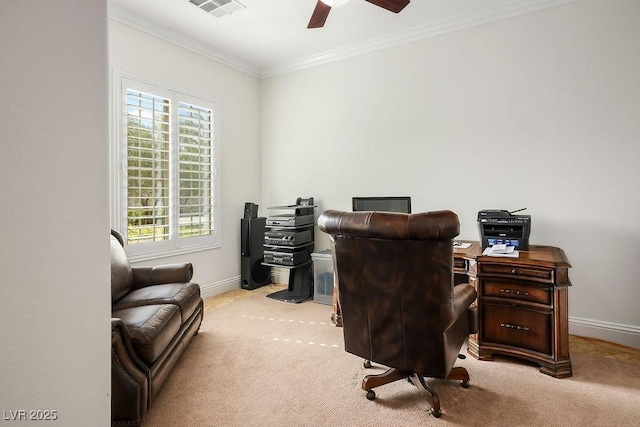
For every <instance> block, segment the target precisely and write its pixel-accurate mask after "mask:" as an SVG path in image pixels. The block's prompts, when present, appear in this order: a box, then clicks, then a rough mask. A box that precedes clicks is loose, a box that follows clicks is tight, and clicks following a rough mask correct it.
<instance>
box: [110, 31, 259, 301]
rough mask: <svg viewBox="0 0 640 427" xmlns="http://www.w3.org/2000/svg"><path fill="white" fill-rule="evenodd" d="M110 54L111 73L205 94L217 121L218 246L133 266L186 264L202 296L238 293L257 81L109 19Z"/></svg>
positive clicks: (255, 159)
mask: <svg viewBox="0 0 640 427" xmlns="http://www.w3.org/2000/svg"><path fill="white" fill-rule="evenodd" d="M109 52H110V53H109V55H110V65H111V67H112V68H114V69H118V70H122V71H125V72H128V73H133V74H136V75H140V76H142V77H146V78H149V79H152V80H155V81H159V82H165V83H168V84H170V85H172V86H178V87H181V88H184V89H187V90H188V91H191V92H196V93H200V94H203V95H206V96H208V97H210V98H212V99H213V100H214V101H216V104H217V109H218V116H219V122H218V124H219V128H220V144H221V147H220V157H221V158H220V164H221V170H220V172H221V178H220V184H221V197H222V201H221V206H222V211H221V215H222V219H221V220H222V230H221V231H222V247H221V248H218V249H213V250H208V251H201V252H195V253H191V254H188V255H183V256H180V257H170V258H161V259H156V260H153V261H147V262H141V263H139V264H138V265H157V264H163V263H168V262H182V261H189V262H191V263H193V265H194V278H193V280H194V282H196V283H198V284H200V286H201V287H202V289H203V294H204V295H205V296H208V295H213V294H215V293H219V292H222V291H225V290H229V289H235V288H238V287H239V286H240V219H241V218H242V217H243V214H244V203H245V202H254V203H260V179H261V169H260V168H261V164H260V155H261V149H260V114H259V109H260V80H258V79H257V78H255V77H251V76H249V75H247V74H244V73H242V72H239V71H237V70H234V69H232V68H229V67H227V66H224V65H221V64H220V63H217V62H214V61H212V60H210V59H207V58H205V57H203V56H201V55H198V54H195V53H193V52H191V51H189V50H187V49H184V48H181V47H178V46H176V45H174V44H171V43H168V42H166V41H163V40H160V39H158V38H156V37H153V36H151V35H149V34H146V33H143V32H141V31H139V30H135V29H133V28H131V27H129V26H126V25H124V24H121V23H119V22H116V21H113V20H110V21H109ZM140 52H148V53H147V54H145V55H140ZM261 209H262V207H261Z"/></svg>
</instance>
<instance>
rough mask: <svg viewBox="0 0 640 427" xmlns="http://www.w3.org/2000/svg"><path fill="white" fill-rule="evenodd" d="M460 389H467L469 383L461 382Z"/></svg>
mask: <svg viewBox="0 0 640 427" xmlns="http://www.w3.org/2000/svg"><path fill="white" fill-rule="evenodd" d="M460 384H461V385H462V388H469V381H461V382H460Z"/></svg>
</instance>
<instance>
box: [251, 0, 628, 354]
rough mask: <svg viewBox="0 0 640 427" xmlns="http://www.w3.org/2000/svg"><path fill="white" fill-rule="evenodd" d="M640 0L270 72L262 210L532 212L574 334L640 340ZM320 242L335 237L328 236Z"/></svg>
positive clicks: (561, 11) (473, 231)
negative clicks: (552, 252)
mask: <svg viewBox="0 0 640 427" xmlns="http://www.w3.org/2000/svg"><path fill="white" fill-rule="evenodd" d="M638 40H640V2H637V1H633V0H627V1H623V0H617V1H615V2H610V1H606V0H583V1H580V2H576V3H572V4H568V5H565V6H560V7H556V8H552V9H547V10H544V11H541V12H536V13H531V14H528V15H524V16H519V17H515V18H511V19H506V20H503V21H499V22H494V23H491V24H488V25H481V26H477V27H474V28H470V29H466V30H462V31H458V32H454V33H450V34H446V35H442V36H439V37H435V38H431V39H428V40H423V41H417V42H413V43H410V44H405V45H402V46H398V47H394V48H392V49H387V50H383V51H377V52H373V53H369V54H365V55H362V56H359V57H353V58H350V59H346V60H343V61H340V62H334V63H330V64H326V65H323V66H319V67H316V68H311V69H306V70H302V71H298V72H293V73H290V74H285V75H281V76H277V77H273V78H269V79H265V80H264V81H263V88H262V89H263V99H262V143H263V148H262V152H263V157H262V176H263V180H262V204H263V205H265V206H268V205H275V204H283V203H292V202H293V201H294V200H295V198H296V197H298V196H314V197H316V199H317V201H318V202H319V204H320V208H319V209H318V210H319V211H320V212H321V211H322V210H325V209H343V210H350V208H351V205H350V203H351V197H352V196H356V195H359V196H366V195H380V196H384V195H410V196H412V202H413V210H414V212H416V211H424V210H435V209H451V210H453V211H454V212H456V213H458V215H459V217H460V220H461V235H460V236H461V238H466V239H474V240H477V239H478V231H477V223H476V215H477V212H478V211H479V210H481V209H485V208H492V209H510V210H513V209H517V208H521V207H527V208H528V209H527V211H526V212H525V213H528V214H530V215H531V216H532V232H531V238H530V242H531V243H532V244H546V245H554V246H559V247H561V248H563V249H564V250H565V252H566V254H567V255H568V258H569V260H570V262H571V264H572V266H573V268H572V269H571V270H570V278H571V280H572V282H573V285H574V286H573V287H572V288H571V289H570V292H569V306H570V309H569V312H570V317H571V332H572V333H575V334H583V335H590V336H596V337H601V338H605V339H610V340H614V341H618V342H622V343H624V344H628V345H633V346H635V347H640V311H638V301H640V286H639V285H640V283H639V280H638V274H637V270H636V264H637V258H638V254H640V227H638V218H640V191H638V182H640V168H639V167H638V161H639V160H640V144H639V141H640V138H639V137H640V84H638V76H640V49H638ZM316 242H317V243H316V249H323V248H327V247H329V241H328V239H327V237H326V236H325V235H323V234H322V233H320V232H317V234H316Z"/></svg>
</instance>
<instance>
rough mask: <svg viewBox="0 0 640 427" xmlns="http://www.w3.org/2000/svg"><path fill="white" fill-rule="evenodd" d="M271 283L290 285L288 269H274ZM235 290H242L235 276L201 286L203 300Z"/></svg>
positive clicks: (238, 277)
mask: <svg viewBox="0 0 640 427" xmlns="http://www.w3.org/2000/svg"><path fill="white" fill-rule="evenodd" d="M271 283H277V284H284V285H286V284H287V283H289V270H288V269H286V268H272V269H271ZM234 289H240V276H235V277H232V278H230V279H226V280H221V281H219V282H215V283H209V284H208V285H200V293H201V294H202V298H211V297H214V296H216V295H220V294H222V293H225V292H229V291H233V290H234Z"/></svg>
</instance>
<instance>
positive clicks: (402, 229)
mask: <svg viewBox="0 0 640 427" xmlns="http://www.w3.org/2000/svg"><path fill="white" fill-rule="evenodd" d="M318 228H320V230H321V231H324V232H325V233H327V234H331V235H333V236H347V237H371V238H379V239H391V240H449V239H453V238H454V237H456V236H457V235H458V234H460V222H459V220H458V215H456V214H455V213H453V212H451V211H448V210H444V211H433V212H422V213H415V214H406V213H391V212H341V211H335V210H328V211H325V212H323V213H322V215H320V218H318Z"/></svg>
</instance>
